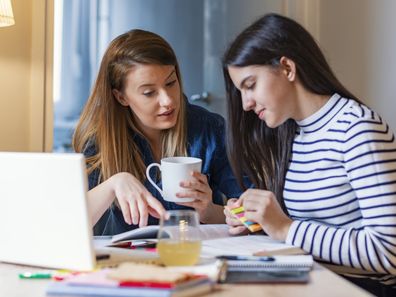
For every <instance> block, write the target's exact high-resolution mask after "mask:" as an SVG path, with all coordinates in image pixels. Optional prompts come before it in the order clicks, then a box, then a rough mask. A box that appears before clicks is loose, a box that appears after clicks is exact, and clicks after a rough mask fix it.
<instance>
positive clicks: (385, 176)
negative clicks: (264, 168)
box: [284, 94, 396, 275]
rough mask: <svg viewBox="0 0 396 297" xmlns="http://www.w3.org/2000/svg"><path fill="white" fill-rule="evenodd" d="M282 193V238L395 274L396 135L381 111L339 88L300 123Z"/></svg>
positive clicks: (317, 253) (334, 259) (324, 256)
mask: <svg viewBox="0 0 396 297" xmlns="http://www.w3.org/2000/svg"><path fill="white" fill-rule="evenodd" d="M297 124H298V125H299V131H298V133H297V135H296V137H295V139H294V143H293V152H292V159H291V163H290V168H289V170H288V172H287V175H286V183H285V189H284V199H285V204H286V207H287V209H288V211H289V214H290V216H291V217H292V219H293V220H294V222H293V224H292V226H291V228H290V230H289V233H288V236H287V239H286V243H288V244H293V245H295V246H299V247H301V248H303V249H304V250H305V251H307V252H309V253H311V254H312V255H313V256H314V257H316V258H319V259H321V260H323V261H325V262H330V263H333V264H337V265H342V266H347V267H352V268H357V269H363V270H364V271H367V272H373V273H374V274H388V275H389V274H396V142H395V138H394V135H393V133H392V131H391V130H390V129H389V127H388V125H387V124H386V123H385V122H384V121H383V120H382V119H381V117H380V116H379V115H378V114H376V113H375V112H374V111H372V110H371V109H370V108H368V107H367V106H364V105H362V104H359V103H357V102H356V101H354V100H350V99H346V98H342V97H341V96H339V95H338V94H335V95H333V96H332V97H331V98H330V100H329V101H328V102H327V103H326V105H325V106H323V107H322V108H321V109H320V110H319V111H318V112H316V113H315V114H313V115H312V116H310V117H309V118H307V119H305V120H303V121H300V122H297Z"/></svg>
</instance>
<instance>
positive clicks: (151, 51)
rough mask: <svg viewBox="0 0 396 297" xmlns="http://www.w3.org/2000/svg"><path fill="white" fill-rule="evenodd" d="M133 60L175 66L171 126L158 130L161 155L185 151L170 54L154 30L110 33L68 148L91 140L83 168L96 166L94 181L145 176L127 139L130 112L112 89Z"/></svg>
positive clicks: (133, 129) (79, 148) (133, 130)
mask: <svg viewBox="0 0 396 297" xmlns="http://www.w3.org/2000/svg"><path fill="white" fill-rule="evenodd" d="M136 64H156V65H173V66H175V70H176V75H177V77H178V80H179V83H180V111H179V115H178V119H177V123H176V125H175V126H174V127H173V128H171V129H167V130H164V131H161V154H162V156H163V157H164V156H174V155H186V133H187V132H186V125H187V124H186V115H185V114H186V112H185V110H186V105H185V102H184V99H183V91H182V82H181V75H180V70H179V65H178V62H177V59H176V55H175V53H174V51H173V50H172V48H171V46H170V45H169V44H168V43H167V42H166V41H165V40H164V39H163V38H162V37H160V36H159V35H157V34H154V33H152V32H148V31H144V30H131V31H129V32H126V33H124V34H122V35H120V36H118V37H117V38H115V39H114V40H113V41H112V42H111V43H110V45H109V46H108V48H107V50H106V52H105V54H104V56H103V59H102V62H101V65H100V68H99V73H98V76H97V79H96V82H95V84H94V87H93V90H92V93H91V95H90V97H89V98H88V101H87V103H86V105H85V107H84V110H83V111H82V114H81V117H80V120H79V122H78V124H77V127H76V130H75V132H74V135H73V148H74V150H75V151H76V152H83V151H84V150H85V149H86V147H87V146H88V145H92V144H94V145H95V148H96V154H95V155H93V156H90V157H89V158H87V163H88V173H90V172H92V171H93V170H95V169H100V172H101V176H100V179H99V182H100V181H104V180H106V179H108V178H109V177H111V176H112V175H114V174H115V173H118V172H130V173H131V174H133V175H134V176H135V177H136V178H138V179H139V180H140V181H143V180H144V179H145V177H144V176H145V174H144V172H145V168H146V166H145V164H144V162H143V159H142V155H141V152H140V151H139V148H138V147H137V145H136V143H135V142H134V141H133V136H134V135H136V134H139V135H140V136H143V137H144V135H143V134H142V133H141V132H140V131H139V129H138V127H137V125H136V120H135V118H134V114H133V112H132V111H131V109H130V107H129V106H122V105H121V104H120V103H119V102H118V101H117V100H116V98H115V97H114V95H113V92H112V90H113V89H116V90H119V91H123V90H124V88H125V84H126V76H127V74H128V72H129V70H130V69H131V67H133V66H134V65H136Z"/></svg>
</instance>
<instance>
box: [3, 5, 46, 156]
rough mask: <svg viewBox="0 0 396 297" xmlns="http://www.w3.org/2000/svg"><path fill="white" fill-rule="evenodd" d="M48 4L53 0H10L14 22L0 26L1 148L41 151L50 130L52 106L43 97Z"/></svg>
mask: <svg viewBox="0 0 396 297" xmlns="http://www.w3.org/2000/svg"><path fill="white" fill-rule="evenodd" d="M51 5H52V0H35V1H34V5H33V3H32V1H26V0H13V1H12V6H13V12H14V17H15V25H14V26H11V27H4V28H0V40H1V46H0V92H1V93H0V151H43V150H45V146H44V145H45V135H46V134H47V133H51V127H52V123H51V112H48V111H50V110H51V106H52V105H51V104H47V102H46V100H45V98H46V94H47V93H48V91H49V89H48V88H49V87H50V84H51V76H49V77H48V78H46V77H45V73H46V72H49V71H48V70H49V69H48V68H47V67H48V64H47V63H46V59H47V58H50V57H51V56H52V54H51V53H49V54H48V53H47V52H48V49H47V48H46V40H48V39H51V37H50V36H48V35H47V33H49V32H50V31H51V30H49V32H47V26H46V25H47V23H46V22H47V21H48V18H47V16H46V9H48V8H49V7H51ZM48 28H51V26H49V27H48ZM48 44H51V43H50V42H49V43H48ZM46 116H48V119H49V120H48V119H47V118H46ZM46 129H48V130H47V131H46ZM49 135H50V134H49ZM49 138H50V137H49Z"/></svg>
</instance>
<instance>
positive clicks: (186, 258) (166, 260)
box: [157, 210, 201, 266]
mask: <svg viewBox="0 0 396 297" xmlns="http://www.w3.org/2000/svg"><path fill="white" fill-rule="evenodd" d="M157 250H158V254H159V257H160V259H161V261H162V263H163V264H164V265H166V266H188V265H194V264H196V263H197V262H198V260H199V256H200V253H201V239H200V233H199V216H198V213H197V212H196V211H193V210H170V211H167V212H166V214H165V216H164V217H162V218H161V220H160V228H159V232H158V243H157Z"/></svg>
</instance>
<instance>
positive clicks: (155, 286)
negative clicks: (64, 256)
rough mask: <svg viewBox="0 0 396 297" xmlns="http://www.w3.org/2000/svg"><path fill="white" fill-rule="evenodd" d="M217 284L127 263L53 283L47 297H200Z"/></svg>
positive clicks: (207, 279)
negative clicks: (74, 296)
mask: <svg viewBox="0 0 396 297" xmlns="http://www.w3.org/2000/svg"><path fill="white" fill-rule="evenodd" d="M212 288H213V282H212V281H211V280H210V279H209V278H208V277H207V276H203V275H201V276H199V275H192V274H186V273H177V272H172V271H167V270H166V268H163V267H156V266H152V265H144V264H132V263H125V264H122V265H121V266H119V267H118V268H116V269H112V268H108V269H102V270H99V271H94V272H90V273H82V274H78V275H74V276H71V277H69V278H67V279H65V280H63V281H53V282H51V283H50V284H49V286H48V287H47V291H46V293H47V295H78V296H103V297H107V296H125V297H126V296H128V297H133V296H143V297H144V296H152V297H177V296H196V295H200V294H205V293H207V292H210V291H211V290H212Z"/></svg>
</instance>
